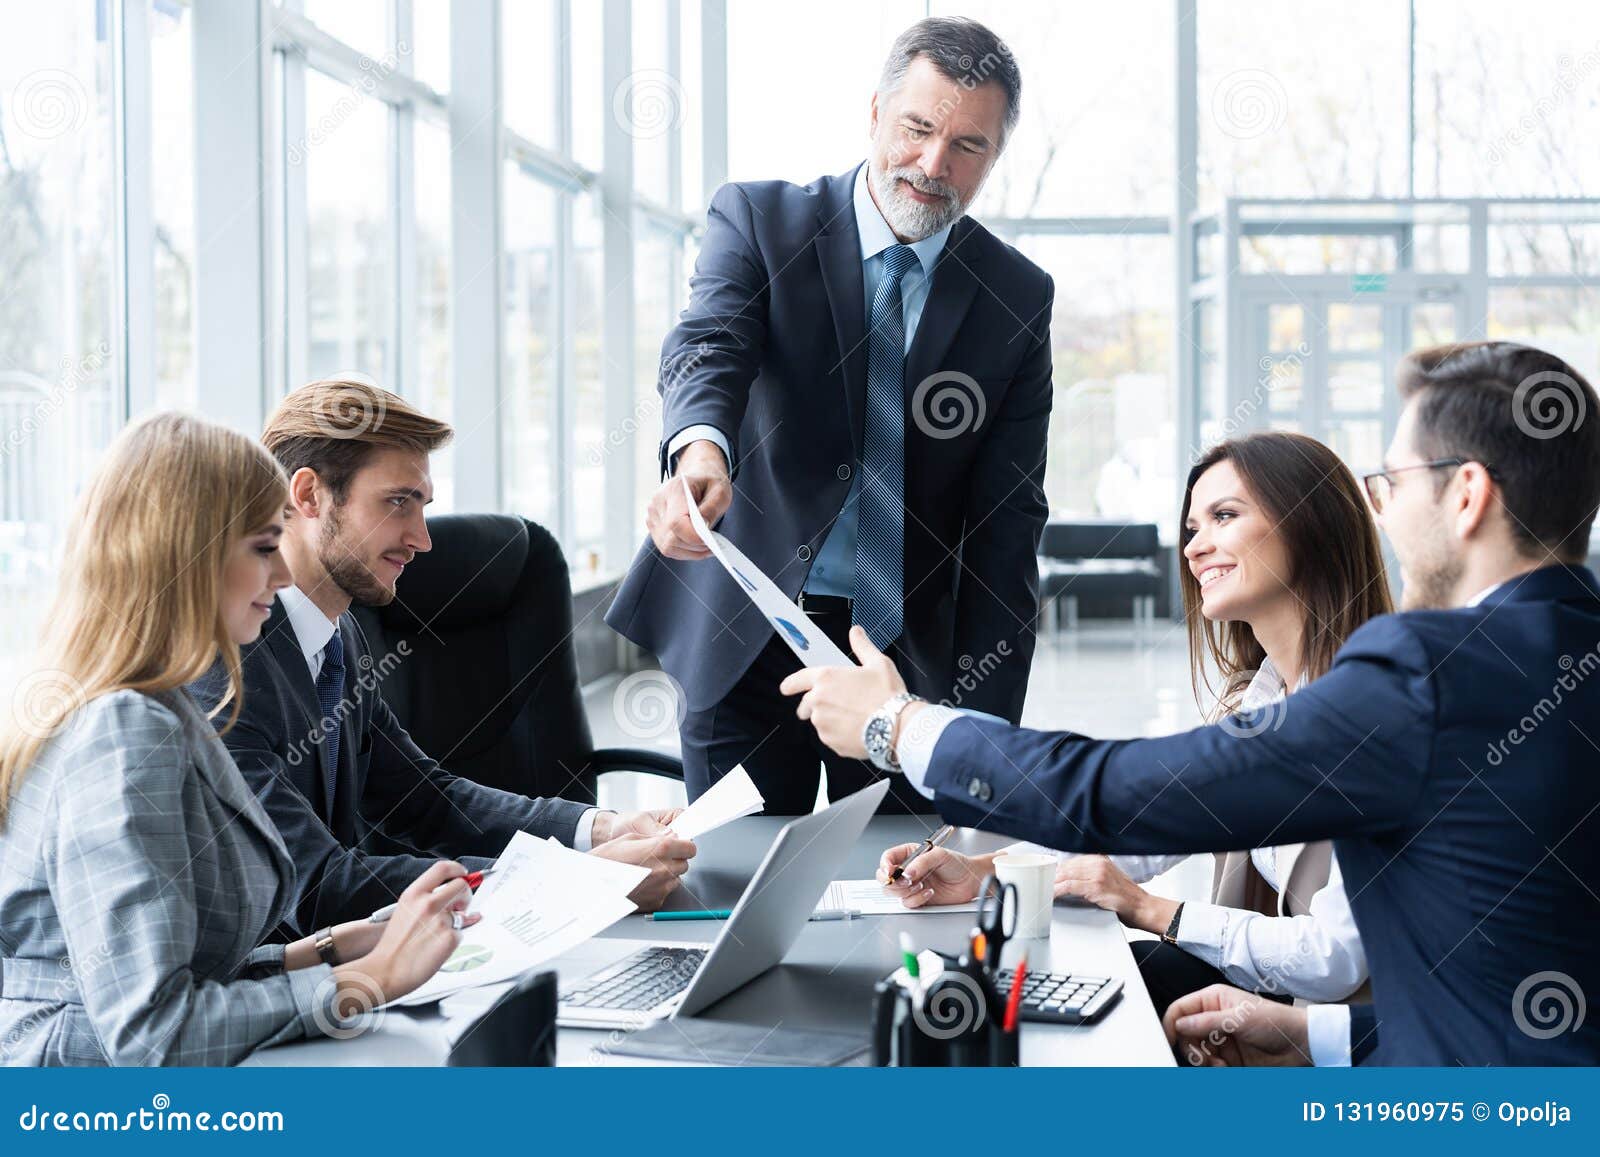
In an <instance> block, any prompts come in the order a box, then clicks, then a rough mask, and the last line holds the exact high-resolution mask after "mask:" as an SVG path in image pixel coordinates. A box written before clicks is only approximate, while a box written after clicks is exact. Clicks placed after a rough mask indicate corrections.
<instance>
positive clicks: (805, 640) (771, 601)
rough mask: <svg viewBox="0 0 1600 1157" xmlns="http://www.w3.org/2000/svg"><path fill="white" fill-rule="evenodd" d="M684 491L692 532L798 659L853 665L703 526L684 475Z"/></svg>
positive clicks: (739, 554)
mask: <svg viewBox="0 0 1600 1157" xmlns="http://www.w3.org/2000/svg"><path fill="white" fill-rule="evenodd" d="M683 493H684V496H685V497H686V498H688V500H689V522H690V524H691V525H692V526H693V527H694V530H695V533H696V534H698V535H699V536H700V537H701V538H702V539H703V540H705V544H706V545H707V546H709V547H710V548H711V553H712V554H713V555H715V556H716V559H717V561H718V562H720V563H721V564H722V566H723V569H724V570H726V571H727V572H728V573H729V574H730V575H732V576H733V581H734V582H736V583H738V584H739V586H740V587H742V588H743V589H744V593H745V594H747V595H749V596H750V601H751V602H753V603H754V604H755V605H756V610H758V611H760V612H761V613H762V614H763V615H765V616H766V617H767V622H769V623H771V624H772V627H773V629H774V630H775V631H777V632H778V638H780V639H782V640H783V641H784V642H785V643H787V644H789V649H790V650H791V651H793V652H794V653H795V655H796V656H797V657H798V658H799V659H800V662H802V663H804V664H805V665H806V666H807V667H854V666H855V665H856V664H855V660H853V659H851V658H850V656H848V655H846V654H845V653H844V652H843V651H841V650H839V648H838V647H836V646H835V645H834V643H833V640H832V639H830V638H828V636H827V635H825V634H823V633H822V629H821V628H820V627H818V626H817V625H816V624H815V623H813V622H812V621H811V619H810V617H809V616H807V615H806V613H805V612H804V611H802V610H801V609H800V608H799V607H797V606H795V605H794V603H793V602H792V601H790V599H789V596H788V595H786V594H784V593H783V591H781V590H779V589H778V584H777V583H775V582H773V581H772V580H771V579H770V578H768V577H767V576H766V575H765V574H763V573H762V571H761V569H760V568H759V567H757V566H756V564H755V563H753V562H751V561H750V560H749V559H748V558H746V557H745V556H744V553H743V552H742V551H740V549H739V548H738V547H736V546H734V545H733V543H731V542H729V541H728V540H727V539H726V538H724V537H723V536H722V535H720V534H718V533H717V532H716V531H714V530H712V529H711V528H710V527H709V526H707V525H706V520H705V519H704V518H702V517H701V515H700V507H698V506H697V505H695V501H694V495H693V493H691V492H690V490H689V480H688V479H687V478H685V479H684V480H683Z"/></svg>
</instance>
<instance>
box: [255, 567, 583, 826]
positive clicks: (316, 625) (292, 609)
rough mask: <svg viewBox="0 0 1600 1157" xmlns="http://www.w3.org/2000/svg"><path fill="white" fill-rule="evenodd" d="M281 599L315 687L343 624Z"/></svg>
mask: <svg viewBox="0 0 1600 1157" xmlns="http://www.w3.org/2000/svg"><path fill="white" fill-rule="evenodd" d="M278 597H279V598H280V599H282V600H283V609H284V613H285V614H287V615H288V616H289V626H290V627H291V628H292V629H293V630H294V638H295V642H297V643H299V644H300V653H301V654H302V655H304V656H305V657H306V666H307V667H308V668H309V669H310V671H311V682H312V683H315V682H316V681H317V676H319V675H321V674H322V657H323V655H324V654H325V653H326V652H327V649H328V640H329V639H331V638H333V633H334V632H335V631H337V630H338V629H339V624H338V623H337V622H335V621H334V620H332V619H330V618H328V616H327V615H325V614H323V613H322V611H321V610H320V609H318V607H317V604H316V603H314V602H312V601H311V597H310V596H309V595H307V594H306V593H305V592H304V591H302V590H301V589H300V588H299V587H293V586H291V587H284V588H283V589H282V590H281V591H279V592H278ZM599 812H600V809H599V808H590V809H589V810H588V811H586V812H584V813H583V814H582V815H581V816H579V817H578V827H577V829H576V830H575V831H574V832H573V835H572V846H573V847H574V848H575V849H576V850H578V851H580V852H587V851H589V850H590V849H592V848H593V847H594V817H595V816H596V815H598V814H599Z"/></svg>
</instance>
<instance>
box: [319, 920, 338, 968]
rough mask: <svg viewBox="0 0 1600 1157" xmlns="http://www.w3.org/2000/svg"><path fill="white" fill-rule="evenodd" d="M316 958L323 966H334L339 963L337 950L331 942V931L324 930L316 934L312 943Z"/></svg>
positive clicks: (328, 929)
mask: <svg viewBox="0 0 1600 1157" xmlns="http://www.w3.org/2000/svg"><path fill="white" fill-rule="evenodd" d="M314 947H315V948H316V950H317V957H318V959H320V960H321V961H322V963H324V964H328V965H334V964H338V963H339V949H338V946H337V945H335V944H334V942H333V929H332V928H324V929H323V930H322V931H321V932H318V933H317V935H316V939H315V941H314Z"/></svg>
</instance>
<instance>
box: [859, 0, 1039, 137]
mask: <svg viewBox="0 0 1600 1157" xmlns="http://www.w3.org/2000/svg"><path fill="white" fill-rule="evenodd" d="M919 56H923V57H926V58H927V59H928V61H929V63H931V64H932V65H933V67H934V68H936V69H938V71H939V74H940V75H941V76H943V77H944V78H945V79H946V80H953V81H955V82H956V83H957V84H959V85H961V87H962V88H964V89H968V90H971V89H975V88H977V87H978V86H980V85H983V84H988V83H990V82H993V83H995V84H998V85H999V86H1000V88H1001V89H1002V90H1003V91H1004V92H1005V94H1006V116H1005V120H1004V122H1002V128H1001V134H1000V140H999V141H998V142H997V144H998V145H1000V146H1001V147H1004V145H1005V142H1006V140H1007V138H1009V137H1010V136H1011V130H1012V129H1013V128H1015V127H1016V124H1017V117H1018V116H1019V115H1020V113H1021V112H1022V73H1021V71H1019V70H1018V68H1017V61H1016V58H1015V57H1013V56H1012V55H1011V49H1010V48H1009V47H1007V45H1006V42H1005V41H1003V40H1001V39H1000V38H999V37H998V36H996V35H995V34H994V33H993V32H990V31H989V30H988V29H987V28H985V27H984V26H983V25H982V24H979V23H978V22H977V21H976V20H969V19H968V18H966V17H965V16H930V17H928V18H927V19H926V20H919V21H917V22H916V23H915V24H913V25H912V26H911V27H910V28H907V29H906V30H905V31H904V32H902V33H901V34H900V35H899V36H898V37H896V38H895V42H894V45H893V47H891V48H890V49H889V59H888V60H886V61H884V62H883V75H882V76H881V77H880V78H879V79H878V92H879V93H890V92H893V91H894V90H895V89H897V88H899V87H900V85H901V84H902V83H903V82H904V81H905V78H906V71H907V70H908V69H909V68H910V67H911V62H912V61H913V60H915V59H917V57H919Z"/></svg>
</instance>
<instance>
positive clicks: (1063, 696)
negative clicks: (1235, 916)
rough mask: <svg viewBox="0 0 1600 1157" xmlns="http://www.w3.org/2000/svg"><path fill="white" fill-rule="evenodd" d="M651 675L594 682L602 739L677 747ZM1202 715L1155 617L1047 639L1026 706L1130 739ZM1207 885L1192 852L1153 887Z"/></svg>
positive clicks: (656, 800) (643, 780)
mask: <svg viewBox="0 0 1600 1157" xmlns="http://www.w3.org/2000/svg"><path fill="white" fill-rule="evenodd" d="M630 679H631V680H633V682H632V683H629V682H628V680H630ZM652 679H654V680H659V679H660V676H659V675H655V674H653V673H652V674H643V673H636V674H634V675H632V676H627V677H625V678H612V679H606V680H602V681H600V682H599V683H597V684H595V685H594V686H592V687H590V688H589V689H588V691H587V693H586V695H585V702H586V703H587V705H588V708H589V720H590V725H591V727H592V728H593V730H594V738H595V743H596V745H598V746H601V747H610V746H619V747H654V748H658V749H660V750H663V751H672V752H674V753H675V752H676V751H677V749H678V739H677V733H676V731H675V729H674V728H673V727H672V726H671V725H670V723H668V722H667V721H666V716H665V715H664V714H662V715H658V714H654V713H645V712H642V711H641V710H640V709H639V708H638V704H639V703H640V702H642V701H643V698H642V697H647V696H648V695H650V694H651V693H653V692H654V691H656V690H658V689H659V688H660V686H661V684H659V683H656V684H654V685H652V683H651V680H652ZM630 704H631V705H632V706H631V707H630ZM1200 721H1201V715H1200V711H1199V709H1198V708H1197V707H1196V705H1195V700H1194V693H1193V691H1192V690H1191V688H1190V684H1189V666H1188V652H1187V643H1186V640H1185V637H1184V632H1183V627H1182V625H1181V624H1176V623H1163V622H1160V621H1158V622H1157V623H1156V624H1155V625H1154V627H1153V628H1151V629H1150V631H1149V633H1148V636H1147V637H1146V638H1140V637H1139V636H1138V634H1137V633H1136V631H1135V629H1134V628H1133V627H1132V626H1131V625H1129V624H1127V623H1099V622H1088V623H1083V624H1081V625H1080V626H1079V627H1078V629H1077V630H1076V631H1072V632H1067V631H1063V632H1061V633H1060V634H1058V635H1056V636H1054V637H1047V638H1045V639H1043V640H1041V641H1040V643H1039V646H1038V648H1037V650H1036V651H1035V654H1034V661H1033V673H1032V677H1031V678H1030V680H1029V684H1028V699H1027V704H1026V706H1025V707H1024V709H1023V722H1024V723H1025V724H1026V725H1027V726H1029V727H1039V728H1052V729H1061V728H1065V729H1070V730H1074V731H1082V732H1084V733H1086V734H1089V735H1094V736H1099V737H1105V738H1124V737H1132V736H1141V735H1165V734H1169V733H1171V732H1174V731H1181V730H1184V729H1185V728H1189V727H1193V726H1195V725H1196V724H1198V723H1199V722H1200ZM601 802H602V803H603V804H605V805H606V806H608V807H615V808H622V809H628V808H637V807H669V806H673V805H674V804H681V803H682V802H683V789H682V787H681V786H680V785H678V784H675V783H668V782H666V781H663V780H660V779H658V778H656V777H653V776H643V775H638V776H635V775H613V776H607V777H606V780H605V781H604V782H603V783H602V784H601ZM1210 885H1211V861H1210V857H1209V856H1195V857H1193V858H1191V859H1190V860H1189V861H1188V862H1186V863H1184V864H1182V865H1180V866H1179V867H1177V868H1175V869H1174V870H1173V871H1171V872H1169V873H1167V874H1166V875H1165V876H1162V877H1160V878H1158V879H1157V880H1156V881H1153V882H1152V884H1151V888H1152V890H1154V891H1157V892H1160V893H1161V894H1163V895H1170V896H1173V897H1174V898H1178V899H1199V898H1203V897H1205V896H1206V895H1207V894H1208V893H1209V890H1210Z"/></svg>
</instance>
